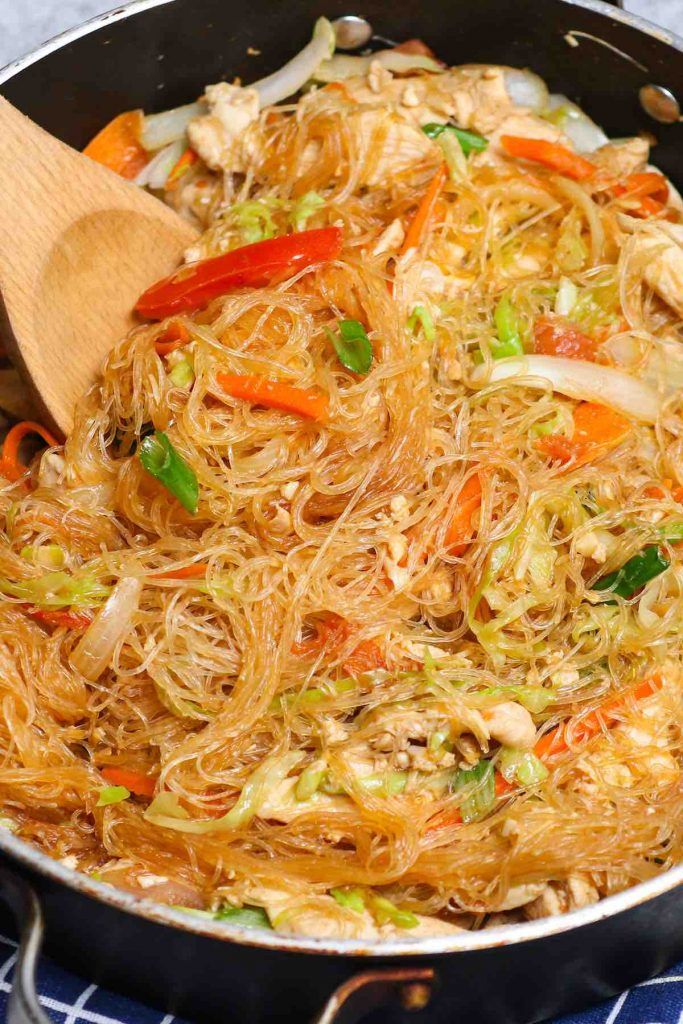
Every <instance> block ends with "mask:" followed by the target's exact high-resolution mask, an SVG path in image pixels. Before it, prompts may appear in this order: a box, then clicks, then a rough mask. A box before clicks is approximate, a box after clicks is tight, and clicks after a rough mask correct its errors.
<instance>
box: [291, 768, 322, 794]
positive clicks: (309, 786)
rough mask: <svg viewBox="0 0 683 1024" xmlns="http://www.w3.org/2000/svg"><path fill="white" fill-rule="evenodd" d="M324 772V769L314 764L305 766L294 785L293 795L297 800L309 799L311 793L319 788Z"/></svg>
mask: <svg viewBox="0 0 683 1024" xmlns="http://www.w3.org/2000/svg"><path fill="white" fill-rule="evenodd" d="M324 774H325V769H324V768H318V767H316V765H314V764H312V765H310V766H309V767H308V768H305V769H304V770H303V771H302V773H301V775H300V776H299V778H298V779H297V783H296V786H295V787H294V796H295V797H296V798H297V800H310V799H311V797H312V796H313V794H314V793H316V792H317V791H318V789H319V788H320V783H321V782H322V780H323V775H324Z"/></svg>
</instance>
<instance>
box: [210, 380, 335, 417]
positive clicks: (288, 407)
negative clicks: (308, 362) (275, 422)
mask: <svg viewBox="0 0 683 1024" xmlns="http://www.w3.org/2000/svg"><path fill="white" fill-rule="evenodd" d="M216 379H217V381H218V383H219V385H220V386H221V387H222V389H223V391H225V392H226V393H227V394H228V395H230V396H231V397H232V398H242V399H244V400H245V401H246V402H251V403H252V405H265V406H266V408H268V409H281V410H282V411H283V412H293V413H297V414H298V415H299V416H305V417H307V418H308V419H312V420H324V419H326V418H327V413H328V409H329V397H328V395H327V394H325V392H324V391H320V390H319V389H318V388H295V387H293V386H292V385H291V384H283V383H281V382H280V381H278V380H268V379H267V378H265V377H258V376H256V375H255V374H249V373H245V374H241V373H219V374H217V375H216Z"/></svg>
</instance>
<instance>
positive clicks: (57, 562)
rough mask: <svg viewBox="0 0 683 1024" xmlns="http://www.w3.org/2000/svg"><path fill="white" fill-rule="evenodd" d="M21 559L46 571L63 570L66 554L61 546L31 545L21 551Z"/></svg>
mask: <svg viewBox="0 0 683 1024" xmlns="http://www.w3.org/2000/svg"><path fill="white" fill-rule="evenodd" d="M20 554H21V557H22V558H25V559H26V561H27V562H33V564H34V565H42V566H43V568H45V569H62V568H63V567H64V564H65V562H66V554H65V552H64V549H63V548H60V546H59V544H29V545H27V546H26V547H24V548H22V549H21V552H20Z"/></svg>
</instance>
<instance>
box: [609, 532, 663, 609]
mask: <svg viewBox="0 0 683 1024" xmlns="http://www.w3.org/2000/svg"><path fill="white" fill-rule="evenodd" d="M670 565H671V562H670V561H669V559H668V558H667V557H666V555H665V554H664V552H663V551H662V550H661V548H658V547H656V546H655V545H654V544H653V545H650V546H649V547H646V548H643V550H642V551H641V552H640V554H638V555H634V556H633V558H629V560H628V562H625V563H624V565H622V567H621V569H617V570H616V572H610V573H608V574H607V576H603V577H602V578H601V579H599V580H598V581H597V583H594V584H593V590H610V591H611V592H612V593H613V594H618V595H619V597H624V598H629V597H633V595H634V594H636V593H637V592H638V591H639V590H640V589H641V588H642V587H644V586H645V584H646V583H648V582H649V581H650V580H652V579H654V578H655V576H659V574H660V573H663V572H664V570H665V569H668V568H669V566H670Z"/></svg>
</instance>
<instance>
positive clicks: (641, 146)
mask: <svg viewBox="0 0 683 1024" xmlns="http://www.w3.org/2000/svg"><path fill="white" fill-rule="evenodd" d="M649 156H650V144H649V142H647V141H646V140H645V139H641V138H633V139H624V141H623V142H608V143H607V144H606V145H604V146H600V149H596V150H595V152H594V153H591V154H590V159H591V160H592V162H593V163H595V164H597V165H598V167H602V169H603V170H605V171H608V172H609V174H613V175H614V177H615V178H625V177H627V176H628V175H629V174H635V173H636V172H638V171H643V170H645V166H646V164H647V161H648V158H649Z"/></svg>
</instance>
